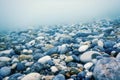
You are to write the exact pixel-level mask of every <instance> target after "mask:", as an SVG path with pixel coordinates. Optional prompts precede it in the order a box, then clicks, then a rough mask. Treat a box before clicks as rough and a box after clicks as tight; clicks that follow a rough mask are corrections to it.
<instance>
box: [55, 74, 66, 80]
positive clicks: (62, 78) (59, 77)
mask: <svg viewBox="0 0 120 80" xmlns="http://www.w3.org/2000/svg"><path fill="white" fill-rule="evenodd" d="M53 80H65V76H64V75H62V74H58V75H56V76H55V77H54V78H53Z"/></svg>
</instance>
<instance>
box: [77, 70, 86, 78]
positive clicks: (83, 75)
mask: <svg viewBox="0 0 120 80" xmlns="http://www.w3.org/2000/svg"><path fill="white" fill-rule="evenodd" d="M85 75H86V72H85V71H81V72H79V73H78V75H77V76H78V77H79V78H84V77H85Z"/></svg>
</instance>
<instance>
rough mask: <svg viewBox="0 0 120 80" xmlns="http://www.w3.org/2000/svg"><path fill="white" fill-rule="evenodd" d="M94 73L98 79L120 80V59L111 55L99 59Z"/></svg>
mask: <svg viewBox="0 0 120 80" xmlns="http://www.w3.org/2000/svg"><path fill="white" fill-rule="evenodd" d="M93 75H94V77H95V79H96V80H119V79H120V61H117V60H116V59H115V58H109V57H104V58H103V59H100V60H98V62H97V64H96V65H95V68H94V71H93Z"/></svg>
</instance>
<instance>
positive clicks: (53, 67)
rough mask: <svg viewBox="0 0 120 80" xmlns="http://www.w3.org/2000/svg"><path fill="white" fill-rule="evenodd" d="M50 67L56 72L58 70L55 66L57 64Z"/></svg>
mask: <svg viewBox="0 0 120 80" xmlns="http://www.w3.org/2000/svg"><path fill="white" fill-rule="evenodd" d="M50 69H51V71H52V72H54V73H55V72H57V71H58V69H57V67H55V66H52V67H51V68H50Z"/></svg>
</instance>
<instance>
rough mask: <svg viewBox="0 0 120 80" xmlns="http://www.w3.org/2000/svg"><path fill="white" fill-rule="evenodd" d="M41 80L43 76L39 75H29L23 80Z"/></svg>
mask: <svg viewBox="0 0 120 80" xmlns="http://www.w3.org/2000/svg"><path fill="white" fill-rule="evenodd" d="M40 79H41V75H40V74H39V73H29V74H27V75H26V76H25V77H23V78H22V79H21V80H40Z"/></svg>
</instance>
